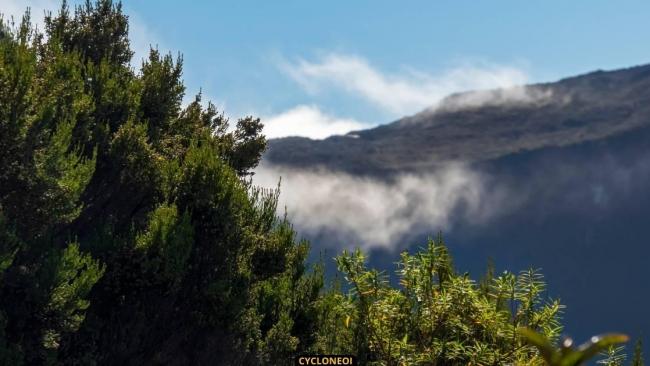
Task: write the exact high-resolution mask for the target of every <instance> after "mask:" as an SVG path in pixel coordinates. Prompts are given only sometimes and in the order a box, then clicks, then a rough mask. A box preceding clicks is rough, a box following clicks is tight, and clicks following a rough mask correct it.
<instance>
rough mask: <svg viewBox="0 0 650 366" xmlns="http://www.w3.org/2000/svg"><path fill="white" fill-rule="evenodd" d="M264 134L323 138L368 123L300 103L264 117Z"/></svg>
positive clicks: (270, 136) (274, 136) (355, 128)
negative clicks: (327, 112) (330, 113)
mask: <svg viewBox="0 0 650 366" xmlns="http://www.w3.org/2000/svg"><path fill="white" fill-rule="evenodd" d="M263 122H264V134H265V135H266V136H267V137H268V138H276V137H285V136H304V137H309V138H312V139H323V138H326V137H328V136H332V135H341V134H344V133H347V132H349V131H352V130H357V129H362V128H364V127H365V126H367V125H364V124H363V123H361V122H359V121H356V120H354V119H349V118H336V117H332V116H330V115H327V114H325V113H324V112H322V111H321V110H320V109H319V108H318V107H316V106H313V105H299V106H297V107H294V108H292V109H290V110H288V111H286V112H283V113H280V114H278V115H275V116H271V117H268V118H264V119H263Z"/></svg>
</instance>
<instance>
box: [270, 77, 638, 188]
mask: <svg viewBox="0 0 650 366" xmlns="http://www.w3.org/2000/svg"><path fill="white" fill-rule="evenodd" d="M472 103H474V104H472ZM648 116H650V65H640V66H634V67H630V68H624V69H617V70H613V71H602V70H597V71H593V72H589V73H586V74H582V75H578V76H573V77H568V78H564V79H561V80H559V81H556V82H549V83H540V84H531V85H525V86H519V87H514V88H508V89H493V90H485V91H469V92H463V93H456V94H452V95H450V96H448V97H446V98H445V99H443V100H442V101H441V103H440V105H439V106H438V107H437V108H436V109H434V110H430V109H429V110H425V111H422V112H420V113H417V114H415V115H412V116H408V117H404V118H401V119H399V120H397V121H395V122H392V123H389V124H386V125H381V126H377V127H375V128H371V129H366V130H360V131H352V132H350V133H348V134H346V135H340V136H331V137H328V138H326V139H324V140H311V139H308V138H304V137H285V138H279V139H271V140H270V141H269V149H268V151H267V153H266V154H265V158H264V159H265V162H267V163H271V164H276V165H285V166H294V167H299V168H314V167H324V168H327V169H330V170H342V171H346V172H349V173H353V174H370V175H376V174H379V175H381V174H385V173H394V172H397V171H420V170H423V169H424V170H428V169H433V168H435V167H436V166H438V165H440V164H444V163H447V162H450V161H462V162H469V163H476V162H481V161H486V160H491V159H497V158H499V157H502V156H505V155H509V154H513V153H518V152H521V151H528V150H535V149H539V148H543V147H548V146H566V145H572V144H576V143H581V142H584V141H590V140H598V139H602V138H607V137H608V136H612V135H616V134H618V133H622V132H625V131H630V130H634V129H636V128H640V127H643V126H647V125H648V124H649V123H650V118H647V117H648Z"/></svg>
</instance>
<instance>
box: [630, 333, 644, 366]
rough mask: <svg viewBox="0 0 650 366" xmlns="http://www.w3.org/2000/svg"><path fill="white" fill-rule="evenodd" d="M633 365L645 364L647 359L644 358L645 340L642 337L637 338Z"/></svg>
mask: <svg viewBox="0 0 650 366" xmlns="http://www.w3.org/2000/svg"><path fill="white" fill-rule="evenodd" d="M630 365H631V366H643V365H645V361H644V360H643V341H642V340H641V338H639V339H637V341H636V343H635V344H634V353H633V354H632V362H631V363H630Z"/></svg>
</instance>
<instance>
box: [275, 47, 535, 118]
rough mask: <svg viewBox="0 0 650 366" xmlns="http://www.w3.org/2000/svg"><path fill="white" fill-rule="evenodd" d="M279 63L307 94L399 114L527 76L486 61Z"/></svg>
mask: <svg viewBox="0 0 650 366" xmlns="http://www.w3.org/2000/svg"><path fill="white" fill-rule="evenodd" d="M280 67H281V69H282V70H284V71H285V72H286V73H287V75H289V76H290V77H291V78H292V79H294V80H295V81H296V82H298V83H299V84H300V85H301V86H302V87H303V88H304V89H305V90H307V91H308V92H309V93H312V94H318V93H319V92H321V91H323V90H325V89H328V88H334V89H339V90H343V91H345V92H347V93H349V94H351V95H354V96H357V97H360V98H362V99H364V100H366V101H367V102H369V103H371V104H372V105H374V106H376V107H378V108H381V109H383V110H385V111H388V112H390V113H394V114H399V115H405V114H412V113H416V112H419V111H421V110H423V109H426V108H430V107H432V106H434V105H435V104H437V103H438V102H439V101H440V100H442V98H444V97H445V96H447V95H449V94H452V93H456V92H460V91H467V90H479V89H493V88H507V87H513V86H516V85H522V84H525V83H527V82H528V80H529V78H528V75H527V74H526V72H524V71H523V70H521V69H520V68H517V67H513V66H503V65H494V64H487V63H479V64H471V63H465V64H461V65H458V66H456V67H453V68H450V69H447V70H445V71H443V72H441V73H439V74H437V75H433V74H429V73H425V72H421V71H417V70H413V69H405V70H403V71H402V72H400V73H397V74H388V73H383V72H381V71H379V70H378V69H377V68H375V67H374V66H372V65H371V64H370V63H369V62H368V61H367V60H365V59H364V58H362V57H359V56H355V55H345V54H337V53H330V54H327V55H325V56H323V57H322V58H320V59H319V60H316V61H308V60H305V59H298V60H296V61H293V62H292V61H288V60H283V61H281V62H280Z"/></svg>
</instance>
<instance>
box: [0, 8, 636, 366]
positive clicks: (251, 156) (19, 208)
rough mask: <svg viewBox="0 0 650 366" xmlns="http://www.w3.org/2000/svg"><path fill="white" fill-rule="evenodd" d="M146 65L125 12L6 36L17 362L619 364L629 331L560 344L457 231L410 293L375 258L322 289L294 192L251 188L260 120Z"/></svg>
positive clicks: (347, 256) (0, 34)
mask: <svg viewBox="0 0 650 366" xmlns="http://www.w3.org/2000/svg"><path fill="white" fill-rule="evenodd" d="M132 55H133V54H132V52H131V50H130V48H129V41H128V18H127V17H126V16H125V15H124V14H123V13H122V9H121V7H120V5H119V4H113V3H112V2H111V1H110V0H99V1H97V2H96V3H91V2H87V3H86V5H84V6H81V7H78V8H76V9H74V10H72V11H71V10H70V9H68V7H67V6H66V5H65V4H64V5H63V6H62V8H61V9H60V11H59V12H58V13H56V14H53V15H51V16H47V17H46V19H45V29H44V34H41V33H39V32H37V31H35V30H34V29H33V27H32V26H31V24H30V18H29V14H27V15H26V16H25V17H24V18H23V20H22V22H20V23H19V24H13V23H11V22H8V21H4V22H3V23H2V25H0V151H2V154H0V364H3V365H53V364H65V365H94V364H97V365H143V364H145V365H148V364H165V365H203V364H206V365H208V364H209V365H214V364H226V365H227V364H230V365H239V364H251V365H257V364H268V365H282V364H290V363H291V362H292V360H291V357H292V356H294V355H296V354H301V353H338V354H348V353H351V354H355V355H357V356H358V357H359V359H360V360H361V362H362V363H364V364H385V365H400V364H425V365H469V364H471V365H502V364H522V365H541V364H544V362H547V363H548V364H552V365H575V364H579V363H580V362H582V361H584V360H585V359H587V358H589V357H592V356H594V355H595V353H596V352H598V351H599V350H602V349H605V350H606V351H607V352H608V354H607V355H605V361H604V362H607V363H608V364H610V365H616V364H620V359H621V354H620V350H619V349H618V348H614V344H616V343H619V342H620V341H622V340H623V339H624V337H621V336H609V337H604V338H600V339H593V340H592V343H590V344H587V345H585V346H584V347H581V348H579V349H573V348H571V344H570V342H567V341H565V342H564V344H563V346H562V347H560V348H559V349H556V348H555V347H554V346H553V345H552V344H554V343H555V342H557V341H559V336H560V333H561V331H562V326H561V324H560V314H561V310H562V305H561V304H560V303H559V302H558V301H555V300H550V299H547V298H545V295H544V293H545V292H544V288H545V284H544V281H543V279H542V277H541V274H540V273H538V272H537V271H534V270H528V271H523V272H521V273H519V274H517V275H515V274H513V273H508V272H506V273H503V274H500V275H496V274H495V273H494V271H493V270H491V269H488V271H487V274H486V275H485V276H484V278H483V279H482V280H481V281H479V282H474V281H473V280H472V279H470V278H469V276H468V275H466V274H463V273H458V272H456V271H455V270H454V267H453V265H452V263H451V257H450V255H449V253H448V251H447V248H446V246H445V245H444V243H443V242H442V239H441V238H440V237H438V238H437V239H436V240H430V241H429V242H428V243H427V245H426V247H424V248H422V250H421V251H419V252H417V253H415V254H408V253H403V254H402V257H401V259H400V262H399V265H398V269H397V277H398V278H399V281H400V285H399V286H398V287H392V286H390V285H389V282H388V281H387V279H386V276H385V275H384V274H383V273H381V272H378V271H375V270H370V269H367V268H366V265H365V258H364V255H363V253H361V252H359V251H356V252H354V253H343V254H342V255H341V256H340V257H338V258H337V265H338V267H339V269H340V271H341V272H342V274H343V276H344V277H345V281H346V283H344V284H339V283H338V282H337V281H334V282H333V283H332V284H331V286H325V284H324V279H323V275H322V270H321V269H320V266H318V265H310V264H308V263H306V257H307V254H308V251H309V246H308V244H307V243H306V242H304V241H299V240H297V239H296V233H295V232H294V231H293V229H292V227H291V225H290V223H288V222H287V220H286V219H281V218H278V217H277V216H276V203H277V193H278V192H277V191H266V190H261V189H258V188H256V187H254V186H253V185H252V184H251V183H250V174H251V170H252V169H253V168H254V167H255V166H256V165H257V163H258V161H259V160H260V158H261V156H262V153H263V152H264V150H265V147H266V141H265V138H264V136H263V135H262V124H261V122H260V120H259V119H256V118H253V117H246V118H242V119H239V120H238V121H237V122H236V123H235V125H234V126H233V127H232V128H229V121H228V120H227V119H226V118H225V117H224V116H223V114H220V113H218V112H217V110H216V109H215V107H214V106H213V105H212V104H210V103H207V104H203V103H202V102H201V96H200V95H198V96H196V98H195V100H194V101H193V102H192V103H190V104H189V105H187V106H186V107H182V103H181V101H182V98H183V96H184V92H185V89H184V87H183V84H182V80H181V76H182V75H181V74H182V59H181V58H180V57H177V58H174V57H172V56H171V55H161V54H160V53H159V52H158V51H157V50H155V49H152V50H151V52H150V54H149V57H148V59H147V60H145V61H144V62H143V63H142V65H141V67H140V70H139V71H137V72H136V71H134V70H133V69H132V68H131V66H130V62H131V58H132ZM343 287H345V289H346V290H343V289H342V288H343ZM520 329H527V330H520ZM549 342H551V343H549ZM640 350H641V348H640V346H639V347H637V351H636V352H635V356H634V358H633V364H634V365H640V364H642V363H643V361H642V355H641V351H640Z"/></svg>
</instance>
